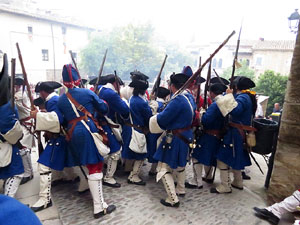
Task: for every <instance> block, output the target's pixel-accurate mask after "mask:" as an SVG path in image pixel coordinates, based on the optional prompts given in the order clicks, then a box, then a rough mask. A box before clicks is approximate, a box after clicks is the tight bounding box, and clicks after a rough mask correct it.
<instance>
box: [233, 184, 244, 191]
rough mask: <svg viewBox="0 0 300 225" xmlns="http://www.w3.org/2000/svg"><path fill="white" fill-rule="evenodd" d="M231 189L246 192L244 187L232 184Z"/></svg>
mask: <svg viewBox="0 0 300 225" xmlns="http://www.w3.org/2000/svg"><path fill="white" fill-rule="evenodd" d="M231 187H233V188H235V189H238V190H241V191H242V190H244V187H238V186H235V185H233V184H231Z"/></svg>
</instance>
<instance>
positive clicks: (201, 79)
mask: <svg viewBox="0 0 300 225" xmlns="http://www.w3.org/2000/svg"><path fill="white" fill-rule="evenodd" d="M205 81H206V80H205V78H203V77H197V78H196V84H202V83H204V82H205Z"/></svg>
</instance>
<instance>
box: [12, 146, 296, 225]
mask: <svg viewBox="0 0 300 225" xmlns="http://www.w3.org/2000/svg"><path fill="white" fill-rule="evenodd" d="M32 158H33V162H34V165H33V166H34V170H35V177H34V179H33V180H32V181H30V182H28V183H27V184H24V185H21V187H20V189H19V191H18V193H17V195H16V198H17V199H18V200H20V201H21V202H23V203H25V204H33V203H34V202H35V201H36V200H37V199H38V192H39V175H38V174H37V172H36V170H37V169H36V168H37V165H36V159H37V153H36V152H33V154H32ZM256 158H257V160H258V161H259V163H260V165H261V166H262V168H263V170H264V172H265V173H266V164H265V162H264V161H263V158H262V157H261V156H259V155H256ZM149 169H150V165H149V164H148V163H145V165H144V166H143V168H142V174H141V176H142V178H144V179H145V181H147V185H146V186H144V187H143V186H135V185H129V184H127V176H124V175H122V172H121V171H117V174H116V175H117V176H116V178H117V180H118V181H119V182H120V183H121V184H122V187H121V188H120V189H113V188H110V187H106V186H104V198H105V200H106V201H107V203H109V204H115V205H116V206H117V210H116V211H115V212H113V213H112V214H110V215H106V216H104V217H103V218H100V219H93V207H92V198H91V195H90V193H89V192H87V193H84V194H82V195H79V194H78V193H77V192H76V190H77V185H78V183H75V184H60V185H58V186H55V187H53V188H52V195H53V202H54V206H52V207H50V208H48V209H46V210H43V211H41V212H38V213H37V216H38V217H39V218H40V220H41V221H42V223H43V224H44V225H61V224H64V225H69V224H70V225H71V224H72V225H79V224H82V225H83V224H91V225H93V224H137V225H140V224H145V225H151V224H161V225H164V224H167V225H170V224H182V225H185V224H203V225H206V224H208V225H223V224H224V225H227V224H228V225H229V224H230V225H235V224H247V225H252V224H253V225H254V224H255V225H265V224H268V223H267V222H265V221H262V220H260V219H258V218H257V217H255V216H254V214H253V210H252V208H253V207H254V206H258V207H264V206H266V203H265V202H266V201H265V199H266V195H265V190H264V188H263V186H264V179H265V176H264V175H262V174H261V173H260V172H259V170H258V168H257V167H256V165H252V166H251V167H249V169H250V176H251V177H252V179H251V180H249V181H245V182H244V184H245V189H244V190H243V191H239V190H236V189H233V193H232V194H224V195H218V194H211V193H209V188H210V187H212V186H213V185H208V184H206V183H205V182H204V188H203V189H201V190H190V189H187V190H186V192H187V193H186V196H185V197H184V198H180V202H181V205H180V207H179V208H178V209H174V208H168V207H164V206H162V205H161V204H160V203H159V200H160V199H161V198H165V197H166V193H165V191H164V188H163V185H162V183H161V182H159V183H156V182H155V179H154V177H149V176H148V171H149ZM191 174H192V168H191V166H190V165H188V166H187V179H190V178H191ZM215 182H216V183H219V174H218V172H217V174H216V181H215ZM292 222H293V216H292V215H287V217H286V218H284V220H283V221H281V222H280V224H281V225H282V224H284V225H286V224H292Z"/></svg>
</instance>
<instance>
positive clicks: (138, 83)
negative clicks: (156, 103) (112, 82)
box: [128, 79, 149, 90]
mask: <svg viewBox="0 0 300 225" xmlns="http://www.w3.org/2000/svg"><path fill="white" fill-rule="evenodd" d="M128 86H129V87H133V88H138V89H141V90H147V88H148V87H149V83H148V81H146V80H140V79H133V80H132V81H131V83H130V84H129V85H128Z"/></svg>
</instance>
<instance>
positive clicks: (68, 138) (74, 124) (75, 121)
mask: <svg viewBox="0 0 300 225" xmlns="http://www.w3.org/2000/svg"><path fill="white" fill-rule="evenodd" d="M86 119H87V117H86V116H80V117H76V118H75V119H72V120H70V121H69V122H68V123H69V124H72V126H71V128H70V129H69V130H68V135H67V137H66V140H67V141H70V140H71V138H72V135H73V131H74V129H75V126H76V124H77V123H78V122H79V121H81V120H86Z"/></svg>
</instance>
